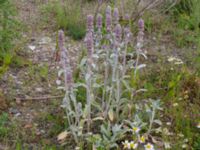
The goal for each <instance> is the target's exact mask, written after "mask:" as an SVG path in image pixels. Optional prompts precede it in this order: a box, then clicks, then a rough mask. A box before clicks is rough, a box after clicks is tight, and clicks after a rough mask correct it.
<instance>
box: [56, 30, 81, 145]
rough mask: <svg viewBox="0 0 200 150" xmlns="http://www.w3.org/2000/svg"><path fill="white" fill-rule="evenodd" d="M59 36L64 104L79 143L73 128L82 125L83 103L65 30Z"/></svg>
mask: <svg viewBox="0 0 200 150" xmlns="http://www.w3.org/2000/svg"><path fill="white" fill-rule="evenodd" d="M58 36H59V37H58V43H59V48H60V51H61V64H62V68H63V73H64V80H65V87H64V90H65V97H64V99H63V105H62V106H63V107H64V108H65V110H66V113H67V120H68V124H69V129H70V130H71V131H72V134H73V135H74V139H75V141H76V142H77V143H78V136H77V134H76V132H77V131H75V130H74V129H73V128H74V127H77V128H79V126H80V119H81V114H82V113H81V112H82V105H81V104H80V103H77V100H76V95H75V93H74V83H73V74H72V69H71V66H70V59H69V55H68V52H67V49H66V48H65V47H64V32H63V31H62V30H60V31H59V35H58Z"/></svg>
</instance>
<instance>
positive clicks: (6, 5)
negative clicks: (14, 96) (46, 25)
mask: <svg viewBox="0 0 200 150" xmlns="http://www.w3.org/2000/svg"><path fill="white" fill-rule="evenodd" d="M15 15H16V11H15V8H14V6H13V4H12V2H11V1H10V0H1V1H0V43H1V45H0V66H1V67H0V73H3V72H5V71H6V70H7V68H8V66H9V64H10V63H11V60H12V57H13V55H14V51H13V47H14V41H15V38H16V37H18V35H19V34H18V33H19V32H18V31H17V30H18V26H19V23H18V22H17V20H16V19H15V18H14V16H15Z"/></svg>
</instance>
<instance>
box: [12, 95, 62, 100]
mask: <svg viewBox="0 0 200 150" xmlns="http://www.w3.org/2000/svg"><path fill="white" fill-rule="evenodd" d="M54 98H63V96H62V95H61V96H44V97H30V98H20V97H15V99H19V100H47V99H54Z"/></svg>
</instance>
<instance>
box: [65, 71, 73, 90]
mask: <svg viewBox="0 0 200 150" xmlns="http://www.w3.org/2000/svg"><path fill="white" fill-rule="evenodd" d="M66 78H67V79H66V81H67V84H68V88H69V89H71V88H72V84H73V79H72V72H71V71H68V72H67V75H66Z"/></svg>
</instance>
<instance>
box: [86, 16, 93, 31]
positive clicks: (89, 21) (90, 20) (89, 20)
mask: <svg viewBox="0 0 200 150" xmlns="http://www.w3.org/2000/svg"><path fill="white" fill-rule="evenodd" d="M87 30H88V31H93V30H94V18H93V16H92V15H88V16H87Z"/></svg>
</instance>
